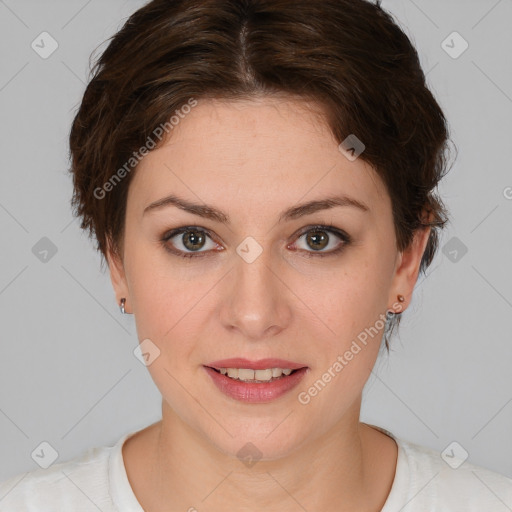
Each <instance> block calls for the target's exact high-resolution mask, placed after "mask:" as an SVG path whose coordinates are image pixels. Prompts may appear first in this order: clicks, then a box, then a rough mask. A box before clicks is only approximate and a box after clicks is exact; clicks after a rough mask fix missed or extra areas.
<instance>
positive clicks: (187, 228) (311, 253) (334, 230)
mask: <svg viewBox="0 0 512 512" xmlns="http://www.w3.org/2000/svg"><path fill="white" fill-rule="evenodd" d="M187 231H199V232H201V233H204V234H206V235H208V236H209V237H210V238H212V236H211V232H210V231H209V230H207V229H203V228H200V227H198V226H184V227H181V228H176V229H172V230H171V231H167V232H166V233H164V235H163V236H162V237H161V239H160V241H161V243H162V245H163V246H164V249H165V250H166V251H168V252H169V253H171V254H173V255H174V256H180V257H182V258H202V257H204V256H207V255H208V252H209V251H199V252H184V251H181V250H179V249H171V248H170V247H169V245H168V244H167V242H168V241H169V240H170V239H171V238H174V237H175V236H177V235H180V234H182V233H186V232H187ZM310 231H326V232H328V233H332V234H334V235H336V236H337V237H338V238H340V239H341V240H342V241H343V243H342V244H341V245H340V246H339V247H338V248H336V249H333V250H330V251H328V252H315V251H305V252H306V254H307V256H306V257H308V258H314V257H320V258H323V257H326V256H335V255H337V254H339V253H340V252H341V251H343V249H345V247H346V246H347V245H349V244H350V243H351V242H352V238H351V237H350V236H349V235H348V234H347V233H345V232H344V231H342V230H340V229H338V228H337V227H335V226H333V225H331V224H316V225H313V226H307V227H306V228H304V229H303V230H301V232H300V233H299V234H298V235H297V237H296V239H295V241H297V240H298V239H299V238H300V237H301V236H303V235H305V234H307V233H309V232H310ZM295 241H294V243H295Z"/></svg>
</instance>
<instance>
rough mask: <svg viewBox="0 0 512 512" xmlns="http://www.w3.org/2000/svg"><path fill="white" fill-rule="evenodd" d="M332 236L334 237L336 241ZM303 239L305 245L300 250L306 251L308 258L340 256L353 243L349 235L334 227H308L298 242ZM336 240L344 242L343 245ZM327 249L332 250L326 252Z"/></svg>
mask: <svg viewBox="0 0 512 512" xmlns="http://www.w3.org/2000/svg"><path fill="white" fill-rule="evenodd" d="M332 235H334V239H333V237H332ZM302 238H304V240H303V242H304V245H303V246H302V247H299V248H300V249H301V250H304V251H306V255H307V257H312V256H320V257H322V256H331V255H334V254H338V253H339V252H341V251H342V250H343V249H344V248H345V246H346V245H348V244H349V243H350V242H351V241H352V239H351V238H350V236H349V235H348V234H347V233H345V232H343V231H341V230H340V229H338V228H336V227H334V226H324V225H321V226H320V225H317V226H313V227H311V226H308V227H307V228H306V231H303V232H302V233H301V234H300V235H299V237H298V239H297V240H301V239H302ZM335 238H338V239H340V240H342V243H339V242H338V243H336V242H335ZM289 247H290V246H289ZM291 247H293V246H291ZM326 248H330V249H331V250H324V249H326ZM310 249H311V250H310Z"/></svg>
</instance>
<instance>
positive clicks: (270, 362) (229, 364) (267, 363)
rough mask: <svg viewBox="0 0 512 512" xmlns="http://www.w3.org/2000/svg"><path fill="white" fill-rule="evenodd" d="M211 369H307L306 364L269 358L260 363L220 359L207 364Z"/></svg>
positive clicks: (238, 358) (240, 358)
mask: <svg viewBox="0 0 512 512" xmlns="http://www.w3.org/2000/svg"><path fill="white" fill-rule="evenodd" d="M204 366H209V367H210V368H216V369H217V370H218V369H220V368H247V369H250V370H266V369H267V368H290V370H297V369H299V368H305V367H307V365H306V364H302V363H293V362H292V361H286V360H285V359H276V358H267V359H259V360H258V361H250V360H249V359H244V358H243V357H233V358H231V359H220V360H218V361H213V362H211V363H208V364H205V365H204Z"/></svg>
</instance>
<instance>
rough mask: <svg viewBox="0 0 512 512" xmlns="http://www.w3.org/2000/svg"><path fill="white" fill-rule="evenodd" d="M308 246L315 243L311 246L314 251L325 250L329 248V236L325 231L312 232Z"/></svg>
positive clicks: (308, 238)
mask: <svg viewBox="0 0 512 512" xmlns="http://www.w3.org/2000/svg"><path fill="white" fill-rule="evenodd" d="M307 241H308V244H309V242H310V241H313V244H314V246H313V245H311V244H310V247H311V248H312V249H315V250H318V249H323V248H324V247H326V246H327V243H328V241H329V236H328V235H326V234H325V231H311V232H310V234H309V235H308V237H307Z"/></svg>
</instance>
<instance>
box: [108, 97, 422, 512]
mask: <svg viewBox="0 0 512 512" xmlns="http://www.w3.org/2000/svg"><path fill="white" fill-rule="evenodd" d="M171 134H172V137H171V138H170V139H169V140H168V141H167V142H166V143H165V144H164V145H163V146H161V147H160V148H159V149H156V150H153V151H151V152H150V153H149V154H148V155H147V156H146V157H144V159H143V160H142V161H141V163H140V164H139V166H138V168H137V171H136V174H135V176H134V177H133V181H132V183H131V185H130V189H129V193H128V199H127V212H126V226H125V237H124V241H123V247H122V256H121V257H116V256H115V253H114V252H113V251H110V252H109V254H108V258H107V259H108V263H109V269H110V275H111V279H112V284H113V287H114V290H115V293H116V297H117V301H118V303H119V302H120V300H121V298H122V297H125V298H126V311H127V312H128V313H133V314H134V315H135V321H136V326H137V334H138V338H139V340H140V341H142V340H145V339H147V338H149V339H150V340H151V341H152V342H153V343H154V344H155V345H156V346H157V347H158V349H159V350H160V355H159V357H157V358H156V359H155V360H154V362H153V363H152V364H151V365H149V366H148V370H149V372H150V374H151V377H152V378H153V380H154V382H155V384H156V386H157V387H158V389H159V391H160V392H161V394H162V398H163V400H162V420H161V421H159V422H158V423H155V424H153V425H151V426H149V427H148V428H146V429H144V430H143V431H141V432H139V433H138V434H136V435H135V436H133V437H131V438H130V439H129V440H128V441H127V442H126V443H125V445H124V447H123V456H124V461H125V467H126V470H127V474H128V478H129V481H130V484H131V485H132V488H133V490H134V493H135V495H136V497H137V499H138V500H139V502H140V503H141V505H142V506H143V507H144V509H145V510H146V511H150V512H151V511H159V510H173V511H174V510H176V511H177V510H181V511H184V510H189V509H190V508H191V507H195V508H196V509H197V510H201V509H202V510H206V509H207V510H209V511H220V510H226V504H229V508H230V509H233V510H238V511H256V510H262V509H263V507H265V510H267V511H274V510H275V511H277V510H279V511H281V512H282V511H296V510H302V509H301V507H303V508H304V509H306V510H309V511H312V510H323V511H334V510H336V511H337V512H345V511H355V510H357V511H378V510H380V509H381V507H382V506H383V504H384V502H385V501H386V498H387V496H388V494H389V491H390V489H391V485H392V482H393V478H394V473H395V469H396V459H397V446H396V443H395V442H394V441H393V440H392V439H391V438H390V437H388V436H386V435H385V434H383V433H381V432H379V431H377V430H376V429H373V428H371V427H370V426H368V425H365V424H363V423H360V421H359V415H360V408H361V398H362V391H363V387H364V385H365V383H366V381H367V379H368V377H369V375H370V373H371V370H372V368H373V366H374V363H375V361H376V358H377V355H378V351H379V346H380V343H381V338H382V330H380V331H379V333H378V335H376V336H374V337H373V338H369V341H368V343H367V345H366V346H364V347H363V348H362V350H361V351H360V352H358V353H357V355H355V356H354V358H353V359H352V360H351V361H349V362H348V364H347V365H346V366H345V367H344V368H343V370H342V371H341V372H339V373H337V374H336V376H335V377H333V378H332V379H331V381H330V382H329V383H328V384H327V385H326V386H325V387H324V388H323V389H322V391H321V392H319V393H318V394H317V395H316V396H315V397H313V398H312V399H311V401H310V402H309V403H308V404H306V405H304V404H301V403H300V402H299V401H298V399H297V394H298V393H299V392H300V391H304V390H307V389H308V388H309V387H310V386H312V385H313V383H314V382H315V381H317V380H318V379H320V378H321V376H322V374H323V373H325V372H326V371H327V370H328V369H329V368H330V367H332V365H333V363H334V362H335V361H336V360H337V357H338V355H342V354H344V353H345V352H346V351H347V350H348V349H349V348H350V346H351V343H352V342H353V340H355V339H356V338H357V336H358V334H359V333H361V332H362V331H364V329H365V328H369V327H371V326H375V325H376V321H377V320H378V319H379V316H380V315H382V314H384V313H385V312H386V311H387V310H389V309H391V310H395V311H397V310H398V309H397V306H396V305H397V295H398V294H401V295H403V296H404V297H405V302H403V303H402V304H401V307H402V308H403V309H405V308H407V305H408V304H409V303H410V299H411V295H412V292H413V288H414V285H415V283H416V280H417V277H418V271H419V265H420V261H421V257H422V255H423V252H424V250H425V246H426V243H427V241H428V235H429V232H430V230H429V229H428V228H427V229H425V230H419V231H418V232H417V233H416V235H415V238H414V241H413V243H412V244H411V246H410V247H409V248H408V249H407V250H405V251H404V252H399V251H397V249H396V238H395V232H394V226H393V218H392V213H391V212H392V210H391V202H390V198H389V195H388V193H387V191H386V189H385V187H384V184H383V182H382V181H381V179H380V178H379V176H378V174H377V173H376V172H375V171H374V169H373V168H372V167H371V166H370V165H369V164H367V163H366V162H364V161H363V160H362V158H357V159H356V160H355V161H350V160H349V159H348V158H346V157H345V155H343V154H342V153H341V152H340V151H339V149H338V143H337V142H336V140H335V139H334V138H333V136H332V135H331V133H330V131H329V130H328V128H327V125H326V124H325V122H324V121H323V119H322V117H321V116H320V115H318V113H317V112H316V111H315V110H314V107H313V106H312V105H310V104H306V103H305V102H302V101H299V100H296V99H292V98H289V99H282V98H281V99H279V100H278V99H277V98H274V99H272V98H270V97H266V98H258V99H256V98H255V99H253V100H250V101H249V100H243V101H237V102H227V101H219V100H203V101H199V103H198V105H197V106H196V107H194V108H193V109H192V111H191V112H190V113H189V114H188V115H187V116H185V118H184V119H182V120H181V121H180V123H179V124H178V125H177V126H176V127H175V128H174V130H173V131H172V132H171ZM171 193H172V194H174V195H177V196H179V197H181V198H184V199H186V200H188V201H192V202H196V203H200V204H202V203H207V204H209V205H213V206H215V207H216V208H218V209H220V210H222V211H224V212H225V213H226V214H227V215H229V217H230V219H231V224H230V225H229V226H228V225H225V224H222V223H221V222H217V221H215V220H211V219H206V218H202V217H199V216H197V215H194V214H191V213H189V212H186V211H184V210H182V209H179V208H176V207H175V206H168V207H165V208H161V209H158V210H156V209H155V210H153V211H151V212H149V213H146V214H144V209H145V208H146V207H147V206H148V205H149V204H151V203H153V202H155V201H157V200H159V199H161V198H163V197H165V196H167V195H169V194H171ZM333 194H345V195H347V196H350V197H352V198H355V199H357V200H358V201H361V202H363V203H365V204H366V205H367V206H368V207H369V211H368V212H363V211H361V210H359V209H357V208H353V207H347V206H344V207H334V208H330V209H324V210H321V211H317V212H315V213H312V214H310V215H307V216H304V217H302V218H297V219H294V220H291V221H286V222H282V223H279V222H278V218H279V215H280V213H281V212H282V211H283V210H285V209H286V208H289V207H292V206H297V205H298V204H301V203H304V202H307V201H311V200H314V199H322V198H325V197H328V196H331V195H333ZM315 224H332V225H334V226H336V227H337V228H339V229H341V230H343V231H345V232H346V233H348V234H349V235H350V236H351V237H352V242H351V243H349V244H347V245H345V246H344V249H343V251H342V252H341V253H338V254H336V255H334V254H333V255H327V256H325V257H320V256H318V255H316V254H317V253H318V252H319V251H315V247H316V246H315V245H314V241H313V242H311V241H310V242H309V244H308V239H307V234H306V235H303V236H300V234H301V232H300V230H301V229H302V228H306V227H308V226H313V225H315ZM187 226H195V227H196V228H202V229H205V230H209V231H210V233H211V234H212V237H211V238H208V236H207V237H206V239H205V242H204V246H203V247H202V248H200V249H199V250H200V251H202V254H206V256H204V257H192V258H190V259H188V258H182V257H180V256H176V255H173V254H170V253H169V252H168V251H166V249H165V245H166V244H167V246H168V247H172V246H173V242H174V247H175V248H176V249H181V250H182V251H185V252H187V250H188V253H191V252H193V250H190V247H189V248H188V249H187V246H184V245H183V235H182V234H180V235H178V236H175V237H174V238H173V239H172V241H167V242H165V243H164V242H162V241H161V237H162V236H163V235H164V234H165V233H166V232H168V231H169V230H170V229H173V228H179V227H187ZM326 234H327V235H328V236H329V245H328V246H327V247H324V248H323V249H321V251H320V252H323V253H324V254H327V253H328V252H330V251H332V250H334V249H335V248H337V247H338V246H339V245H341V244H343V243H344V242H343V241H342V240H341V239H340V238H338V237H337V235H336V234H335V233H332V232H330V231H327V233H326ZM248 236H250V237H253V238H254V239H255V240H256V241H257V242H258V244H259V245H260V246H261V248H262V250H263V252H262V253H261V255H260V256H259V257H258V258H256V260H255V261H253V262H252V263H247V262H246V261H245V260H244V259H242V258H241V257H240V256H239V255H238V253H237V252H236V248H237V246H238V245H239V244H240V243H241V242H242V241H243V240H244V239H245V238H246V237H248ZM197 247H200V245H199V246H197ZM215 247H222V248H223V250H221V251H214V250H213V249H214V248H215ZM290 247H291V248H290ZM292 248H294V249H295V250H293V249H292ZM308 253H309V254H313V257H311V258H308V257H307V255H308ZM195 254H197V252H196V253H195ZM237 356H238V357H246V358H248V359H252V360H257V359H260V358H265V357H280V358H284V359H289V360H292V361H296V362H300V363H304V364H306V365H307V366H308V367H309V372H308V373H307V374H306V376H305V377H304V379H303V381H302V382H301V383H300V384H299V386H298V388H296V389H294V390H292V391H291V392H289V393H287V394H286V395H284V396H282V397H280V398H278V399H276V400H275V401H273V402H270V403H261V404H246V403H242V402H238V401H235V400H233V399H231V398H229V397H227V396H225V395H224V394H222V393H221V392H220V391H219V390H218V389H217V388H216V387H215V386H214V385H213V384H212V383H211V380H210V378H209V376H208V375H207V374H206V372H205V371H204V368H203V365H205V364H208V363H209V362H211V361H214V360H216V359H223V358H228V357H237ZM247 442H251V443H253V444H254V445H255V446H256V447H257V448H258V450H259V451H260V452H261V453H262V458H261V459H260V460H258V462H257V463H256V464H255V465H253V466H252V467H247V466H246V465H245V464H243V463H242V462H241V460H240V459H239V458H238V457H237V452H238V451H239V450H240V449H241V448H242V447H243V446H244V445H245V444H246V443H247Z"/></svg>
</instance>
